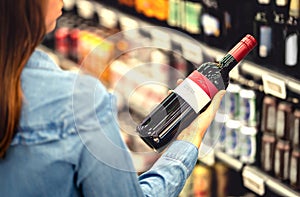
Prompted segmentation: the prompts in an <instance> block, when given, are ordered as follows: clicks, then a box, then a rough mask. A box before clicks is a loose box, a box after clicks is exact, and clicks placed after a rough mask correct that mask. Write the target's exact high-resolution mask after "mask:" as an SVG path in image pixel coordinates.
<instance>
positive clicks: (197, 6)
mask: <svg viewBox="0 0 300 197" xmlns="http://www.w3.org/2000/svg"><path fill="white" fill-rule="evenodd" d="M201 12H202V4H201V2H200V0H189V1H186V2H185V30H186V31H187V32H189V33H191V34H197V35H199V34H201V33H202V30H201V24H200V16H201Z"/></svg>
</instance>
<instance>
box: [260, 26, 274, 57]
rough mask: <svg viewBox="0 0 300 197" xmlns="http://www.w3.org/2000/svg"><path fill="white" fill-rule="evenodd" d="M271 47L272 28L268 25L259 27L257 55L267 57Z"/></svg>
mask: <svg viewBox="0 0 300 197" xmlns="http://www.w3.org/2000/svg"><path fill="white" fill-rule="evenodd" d="M271 48H272V29H271V27H269V26H261V27H260V45H259V56H260V57H268V56H269V55H270V51H271Z"/></svg>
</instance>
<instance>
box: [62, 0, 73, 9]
mask: <svg viewBox="0 0 300 197" xmlns="http://www.w3.org/2000/svg"><path fill="white" fill-rule="evenodd" d="M74 6H75V0H64V10H66V11H70V10H73V9H74Z"/></svg>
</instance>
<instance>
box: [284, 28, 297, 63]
mask: <svg viewBox="0 0 300 197" xmlns="http://www.w3.org/2000/svg"><path fill="white" fill-rule="evenodd" d="M298 39H299V38H298V35H297V34H296V33H294V34H291V35H289V36H288V37H287V38H286V41H285V51H286V52H285V64H286V65H287V66H295V65H296V64H297V59H298Z"/></svg>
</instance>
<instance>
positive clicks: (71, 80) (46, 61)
mask: <svg viewBox="0 0 300 197" xmlns="http://www.w3.org/2000/svg"><path fill="white" fill-rule="evenodd" d="M21 85H22V91H23V106H22V111H21V119H20V127H19V131H18V133H17V135H16V138H15V140H14V143H13V144H19V143H22V144H35V143H42V142H47V141H51V140H57V139H60V138H62V137H64V136H67V135H68V134H71V133H75V132H76V129H77V128H76V122H75V121H77V122H78V121H81V122H84V121H85V120H86V119H88V118H89V117H92V116H91V115H93V114H94V113H95V108H97V109H100V112H98V113H102V114H103V113H104V110H105V107H100V108H99V106H105V105H106V104H107V103H110V94H109V93H108V92H107V91H106V88H105V87H104V86H103V85H102V83H101V82H100V81H99V80H98V79H97V78H94V77H92V76H90V75H87V74H82V73H79V72H71V71H64V70H62V69H60V68H59V67H58V66H57V65H56V64H55V63H54V62H53V61H52V60H51V58H50V57H48V55H47V54H45V53H44V52H41V51H35V52H34V53H33V54H32V56H31V58H30V59H29V61H28V63H27V65H26V67H25V69H24V70H23V72H22V76H21ZM106 110H107V109H106ZM77 118H78V119H77ZM81 122H80V123H81Z"/></svg>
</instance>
